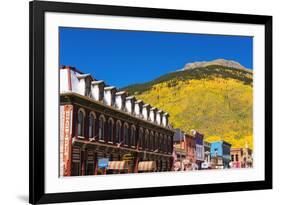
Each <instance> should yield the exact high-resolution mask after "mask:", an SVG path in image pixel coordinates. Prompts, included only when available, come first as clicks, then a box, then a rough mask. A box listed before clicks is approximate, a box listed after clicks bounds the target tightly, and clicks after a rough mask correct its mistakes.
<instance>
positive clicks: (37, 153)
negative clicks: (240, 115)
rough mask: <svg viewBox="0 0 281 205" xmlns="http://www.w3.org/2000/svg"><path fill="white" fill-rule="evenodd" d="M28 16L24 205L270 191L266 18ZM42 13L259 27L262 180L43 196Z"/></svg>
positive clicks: (55, 8)
mask: <svg viewBox="0 0 281 205" xmlns="http://www.w3.org/2000/svg"><path fill="white" fill-rule="evenodd" d="M29 12H30V34H29V36H30V39H29V42H30V51H29V52H30V59H29V61H30V71H29V72H30V73H29V77H30V85H29V91H30V107H29V116H30V119H29V122H30V128H29V130H30V142H29V152H30V157H29V202H30V203H31V204H43V203H55V202H56V203H57V202H74V201H91V200H108V199H123V198H138V197H154V196H168V195H185V194H199V193H214V192H230V191H244V190H260V189H271V188H272V17H271V16H262V15H248V14H247V15H246V14H230V13H215V12H201V11H200V12H199V11H184V10H169V9H155V8H136V7H124V6H105V5H93V4H77V3H62V2H46V1H44V2H43V1H32V2H30V5H29ZM45 12H62V13H80V14H102V15H116V16H132V17H150V18H162V19H182V20H198V21H209V22H215V21H218V22H227V23H247V24H260V25H264V26H265V65H264V66H265V133H264V136H266V137H265V145H264V146H265V180H264V181H250V182H235V183H219V184H202V185H184V186H169V187H154V188H136V189H122V190H108V191H86V192H71V193H53V194H47V193H45V189H44V187H45V170H44V169H45V166H44V154H45V148H44V137H45V136H44V131H45V125H44V123H45V120H44V117H45V109H44V108H45V97H44V96H45V79H44V78H45V76H44V69H45V68H44V63H45V59H44V38H45V36H44V25H45V23H44V19H45V17H44V14H45Z"/></svg>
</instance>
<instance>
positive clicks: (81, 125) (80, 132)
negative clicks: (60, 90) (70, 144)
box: [77, 109, 85, 136]
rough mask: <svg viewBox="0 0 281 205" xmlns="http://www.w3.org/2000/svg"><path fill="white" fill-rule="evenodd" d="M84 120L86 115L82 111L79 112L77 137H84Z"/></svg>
mask: <svg viewBox="0 0 281 205" xmlns="http://www.w3.org/2000/svg"><path fill="white" fill-rule="evenodd" d="M84 118H85V113H84V111H83V110H82V109H80V110H79V111H78V120H77V135H78V136H84V124H85V123H84Z"/></svg>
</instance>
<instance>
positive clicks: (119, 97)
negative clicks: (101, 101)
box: [115, 91, 127, 110]
mask: <svg viewBox="0 0 281 205" xmlns="http://www.w3.org/2000/svg"><path fill="white" fill-rule="evenodd" d="M126 95H127V93H126V91H120V92H117V93H116V94H115V106H116V107H117V108H118V109H119V110H123V109H124V108H125V98H126Z"/></svg>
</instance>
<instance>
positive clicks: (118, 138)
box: [115, 120, 122, 143]
mask: <svg viewBox="0 0 281 205" xmlns="http://www.w3.org/2000/svg"><path fill="white" fill-rule="evenodd" d="M121 126H122V124H121V122H120V120H118V121H117V122H116V138H115V141H116V143H120V142H121Z"/></svg>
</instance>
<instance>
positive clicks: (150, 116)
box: [149, 107, 158, 122]
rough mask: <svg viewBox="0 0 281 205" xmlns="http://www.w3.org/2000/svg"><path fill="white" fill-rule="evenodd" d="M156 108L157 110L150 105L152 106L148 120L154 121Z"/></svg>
mask: <svg viewBox="0 0 281 205" xmlns="http://www.w3.org/2000/svg"><path fill="white" fill-rule="evenodd" d="M157 110H158V109H157V108H156V107H152V108H151V109H150V114H149V118H150V121H151V122H155V119H156V112H157Z"/></svg>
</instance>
